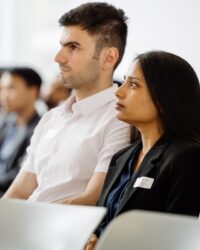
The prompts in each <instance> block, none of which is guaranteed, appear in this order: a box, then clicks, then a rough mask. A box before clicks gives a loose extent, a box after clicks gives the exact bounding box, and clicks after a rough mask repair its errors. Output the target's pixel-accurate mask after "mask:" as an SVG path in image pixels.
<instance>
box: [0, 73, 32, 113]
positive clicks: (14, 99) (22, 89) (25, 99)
mask: <svg viewBox="0 0 200 250" xmlns="http://www.w3.org/2000/svg"><path fill="white" fill-rule="evenodd" d="M0 94H1V105H2V108H3V109H4V110H5V111H7V112H17V113H20V112H23V110H25V109H26V108H27V107H28V106H29V104H30V102H31V101H32V99H33V97H32V96H33V95H32V88H31V87H28V86H27V85H26V82H25V80H24V79H23V78H21V77H20V76H18V75H12V74H10V73H4V74H3V75H2V77H1V93H0Z"/></svg>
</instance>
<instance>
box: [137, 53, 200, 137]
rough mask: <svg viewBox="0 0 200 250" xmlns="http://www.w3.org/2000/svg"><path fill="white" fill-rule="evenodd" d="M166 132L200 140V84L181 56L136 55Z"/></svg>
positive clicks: (163, 54)
mask: <svg viewBox="0 0 200 250" xmlns="http://www.w3.org/2000/svg"><path fill="white" fill-rule="evenodd" d="M135 60H137V61H138V62H139V65H140V67H141V70H142V72H143V75H144V78H145V80H146V84H147V87H148V89H149V92H150V95H151V97H152V100H153V101H154V103H155V105H156V107H157V110H158V115H159V119H160V122H161V124H162V126H163V128H164V130H165V132H166V133H168V134H170V135H173V136H181V137H187V138H188V137H189V138H194V139H196V140H198V141H200V85H199V80H198V77H197V75H196V73H195V71H194V69H193V68H192V67H191V65H190V64H189V63H188V62H186V61H185V60H184V59H182V58H181V57H179V56H177V55H174V54H171V53H167V52H164V51H150V52H147V53H144V54H140V55H138V56H137V57H136V59H135Z"/></svg>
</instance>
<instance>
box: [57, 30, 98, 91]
mask: <svg viewBox="0 0 200 250" xmlns="http://www.w3.org/2000/svg"><path fill="white" fill-rule="evenodd" d="M60 44H61V49H60V50H59V52H58V53H57V55H56V57H55V61H56V62H57V63H58V64H59V68H60V74H61V78H62V81H63V83H64V84H65V85H66V87H68V88H72V89H76V90H84V89H88V88H89V89H92V88H94V87H95V84H97V83H98V80H99V78H100V62H99V57H98V56H95V49H96V41H95V38H94V37H93V36H91V35H89V33H88V32H87V31H86V30H83V29H82V28H81V27H79V26H67V27H64V28H63V32H62V36H61V40H60Z"/></svg>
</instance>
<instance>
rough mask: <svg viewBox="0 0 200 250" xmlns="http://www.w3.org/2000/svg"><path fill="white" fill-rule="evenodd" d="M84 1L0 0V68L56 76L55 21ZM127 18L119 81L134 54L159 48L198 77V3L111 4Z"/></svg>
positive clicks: (138, 0)
mask: <svg viewBox="0 0 200 250" xmlns="http://www.w3.org/2000/svg"><path fill="white" fill-rule="evenodd" d="M84 2H86V1H81V0H0V66H7V65H15V64H17V65H28V66H32V67H34V68H35V69H37V70H38V71H39V72H40V73H41V74H42V76H43V78H44V80H45V81H46V82H47V81H50V79H51V78H52V77H53V76H54V75H55V74H57V72H58V67H57V65H56V63H54V61H53V58H54V56H55V53H56V51H57V49H58V48H59V36H60V31H61V30H60V28H59V26H58V19H59V17H60V16H61V15H62V14H64V12H66V11H68V10H69V9H71V8H73V7H76V6H77V5H79V4H81V3H84ZM107 2H109V3H113V4H114V5H115V6H117V7H120V8H123V9H124V10H125V12H126V14H127V16H129V18H130V21H129V35H128V44H127V48H126V52H125V56H124V59H123V61H122V63H121V65H120V66H119V67H118V69H117V71H116V73H115V75H116V76H117V77H123V75H124V74H125V72H126V70H127V67H128V65H129V63H130V62H131V60H132V59H133V58H134V56H135V55H136V54H137V53H141V52H144V51H147V50H152V49H162V50H167V51H170V52H173V53H176V54H178V55H180V56H182V57H184V58H185V59H186V60H188V61H189V62H190V63H191V64H192V66H193V67H194V69H195V70H196V72H197V74H198V76H199V77H200V66H199V65H200V58H199V54H200V32H199V31H200V14H199V13H200V1H199V0H168V1H167V0H153V1H151V0H110V1H107Z"/></svg>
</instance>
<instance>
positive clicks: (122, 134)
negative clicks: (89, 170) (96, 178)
mask: <svg viewBox="0 0 200 250" xmlns="http://www.w3.org/2000/svg"><path fill="white" fill-rule="evenodd" d="M127 145H130V126H129V125H128V124H126V123H125V122H121V121H119V120H118V119H117V118H116V117H115V114H113V117H112V119H111V120H110V122H109V124H108V125H107V126H106V129H105V132H104V142H103V147H102V149H101V150H100V152H99V153H98V162H97V165H96V168H95V172H104V173H107V171H108V166H109V164H110V161H111V158H112V156H113V155H114V154H115V153H116V152H117V151H119V150H120V149H122V148H124V147H126V146H127Z"/></svg>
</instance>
